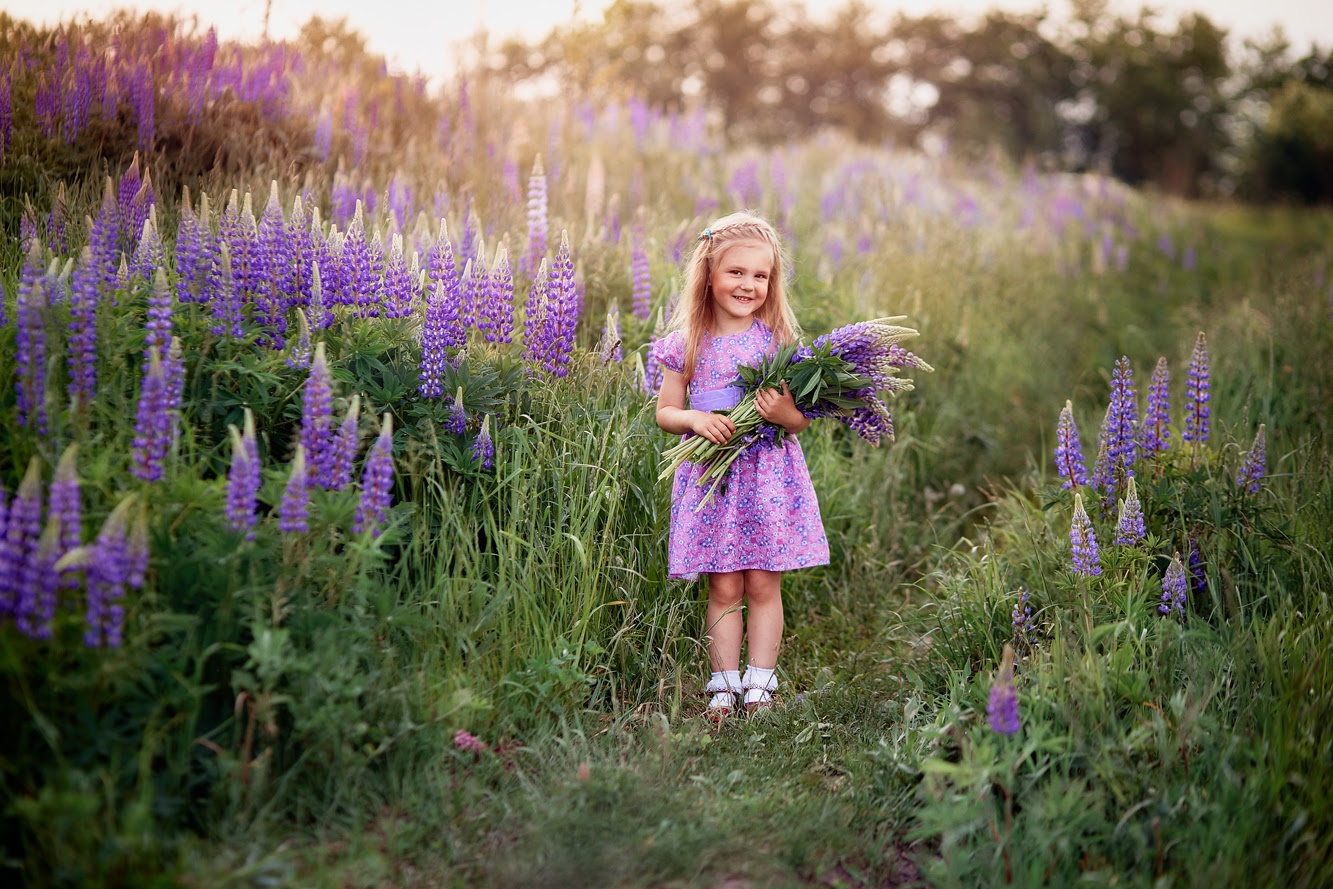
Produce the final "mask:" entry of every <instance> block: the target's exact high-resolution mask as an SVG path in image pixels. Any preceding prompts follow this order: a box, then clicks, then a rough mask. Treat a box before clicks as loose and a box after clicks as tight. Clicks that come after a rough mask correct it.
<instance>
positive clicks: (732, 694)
mask: <svg viewBox="0 0 1333 889" xmlns="http://www.w3.org/2000/svg"><path fill="white" fill-rule="evenodd" d="M703 693H704V694H705V695H708V696H711V699H710V700H709V701H708V706H707V707H705V708H704V718H705V719H708V720H711V721H713V722H719V721H721V720H723V719H725V718H726V717H728V716H730V715H731V714H732V711H733V710H735V709H736V695H737V694H738V691H737V689H735V688H732V687H731V684H730V683H728V682H727V680H726V679H725V678H717V679H710V680H708V684H707V685H705V686H704V691H703ZM719 695H723V696H725V697H724V700H727V701H730V702H731V703H730V704H726V703H719V699H718V696H719Z"/></svg>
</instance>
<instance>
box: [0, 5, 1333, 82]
mask: <svg viewBox="0 0 1333 889" xmlns="http://www.w3.org/2000/svg"><path fill="white" fill-rule="evenodd" d="M610 2H611V0H373V2H371V0H318V2H316V0H267V2H266V0H227V2H218V0H119V2H117V0H0V8H3V9H4V11H6V12H8V13H9V14H10V15H12V16H14V17H16V18H21V19H27V20H28V21H31V22H35V23H38V24H55V23H57V22H60V21H67V20H69V19H71V18H74V17H76V16H84V15H87V16H90V17H93V18H100V17H101V16H103V15H105V14H106V13H107V12H109V11H110V10H112V9H117V8H123V7H126V6H128V7H131V8H136V9H158V10H164V11H175V12H176V13H178V14H179V15H181V16H182V17H190V16H197V17H198V19H199V20H200V22H202V23H204V24H212V25H215V26H216V27H217V29H218V35H219V36H220V37H222V38H223V39H224V40H225V39H228V38H237V37H242V38H253V37H257V36H259V35H260V34H261V33H262V32H263V27H264V15H265V11H266V9H267V10H268V15H269V34H270V35H271V36H273V37H275V38H282V37H288V36H292V35H294V34H295V33H296V32H297V31H298V30H299V28H300V27H301V25H302V24H304V23H305V22H306V21H308V20H309V19H310V17H311V16H313V15H315V14H319V15H321V16H323V17H325V18H328V19H337V18H342V17H345V18H346V19H347V20H348V22H349V23H350V24H351V26H352V27H353V28H354V29H356V30H357V31H359V32H360V33H361V34H363V35H364V36H365V38H366V42H367V44H368V45H369V48H370V49H371V50H372V51H374V52H378V53H382V54H384V56H385V57H386V58H388V59H389V61H390V64H392V65H394V66H395V67H396V68H398V69H400V70H405V71H415V70H418V69H420V70H421V71H423V72H425V73H426V74H446V73H448V72H450V71H452V70H453V68H454V60H455V59H456V58H457V57H458V53H459V46H460V44H461V43H462V42H463V41H464V40H465V39H466V38H467V37H468V36H470V35H472V34H474V33H475V32H476V31H477V30H478V29H481V28H485V29H486V30H487V31H489V32H490V33H491V34H493V35H495V36H498V37H505V36H509V35H513V34H517V35H520V36H522V37H525V38H528V39H533V38H536V37H540V36H542V35H543V34H545V33H546V32H547V31H549V30H550V28H551V27H552V26H553V25H556V24H559V23H562V22H566V21H568V20H569V19H570V18H572V17H575V16H578V17H582V18H600V16H601V13H602V11H603V10H604V9H605V8H606V7H607V6H608V5H610ZM844 3H845V0H807V7H808V8H809V9H811V11H812V12H815V13H818V12H821V11H825V10H829V9H834V8H837V7H839V6H842V5H844ZM867 5H869V6H871V7H873V8H876V9H881V10H884V11H885V12H886V13H892V12H893V11H896V10H903V11H906V12H908V13H912V14H919V13H922V12H927V11H932V10H938V11H943V12H955V13H960V14H969V13H977V12H982V11H984V10H987V9H992V8H995V7H1000V8H1004V9H1011V10H1016V11H1032V10H1035V9H1037V8H1039V7H1040V6H1042V5H1046V6H1048V7H1050V8H1052V9H1055V10H1062V9H1065V8H1066V7H1065V5H1064V3H1062V2H1060V0H1055V2H1048V3H1045V4H1043V2H1042V0H867ZM1142 5H1149V6H1152V7H1154V8H1156V9H1159V10H1161V11H1162V12H1164V13H1165V14H1166V15H1167V16H1169V17H1174V16H1177V15H1179V14H1181V13H1183V12H1188V11H1194V10H1200V11H1204V12H1206V13H1207V15H1208V16H1209V17H1210V18H1212V20H1213V21H1214V22H1215V23H1217V24H1218V25H1220V26H1222V27H1225V28H1228V29H1230V30H1231V32H1232V33H1233V34H1234V35H1237V36H1246V37H1248V36H1263V35H1266V34H1268V33H1269V32H1270V31H1271V30H1272V28H1273V27H1274V26H1275V25H1280V26H1281V27H1282V28H1283V30H1284V31H1285V32H1286V34H1287V37H1288V38H1289V39H1290V40H1291V42H1292V44H1293V45H1294V46H1295V47H1297V49H1299V50H1300V51H1302V52H1303V51H1304V50H1305V49H1306V48H1307V47H1308V46H1309V44H1310V43H1311V42H1312V41H1314V42H1317V43H1318V44H1319V45H1320V46H1322V47H1325V48H1326V47H1329V46H1333V0H1152V2H1138V0H1112V2H1111V6H1112V8H1113V9H1120V10H1126V11H1128V10H1133V9H1137V8H1138V7H1139V6H1142ZM459 7H466V8H467V11H465V12H458V11H456V10H457V9H458V8H459ZM450 10H455V11H450Z"/></svg>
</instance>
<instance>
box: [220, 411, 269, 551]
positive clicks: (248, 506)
mask: <svg viewBox="0 0 1333 889" xmlns="http://www.w3.org/2000/svg"><path fill="white" fill-rule="evenodd" d="M227 429H228V430H229V431H230V432H231V469H230V471H228V473H227V523H228V524H229V525H231V529H232V530H233V531H237V532H243V533H244V534H245V539H246V540H254V539H255V532H254V527H255V520H256V515H255V510H256V508H257V505H258V498H259V482H260V478H261V474H260V466H259V443H258V442H257V441H256V440H255V418H254V414H252V413H250V409H249V408H246V409H245V431H244V432H242V431H241V430H239V429H237V428H236V425H235V424H229V425H228V426H227Z"/></svg>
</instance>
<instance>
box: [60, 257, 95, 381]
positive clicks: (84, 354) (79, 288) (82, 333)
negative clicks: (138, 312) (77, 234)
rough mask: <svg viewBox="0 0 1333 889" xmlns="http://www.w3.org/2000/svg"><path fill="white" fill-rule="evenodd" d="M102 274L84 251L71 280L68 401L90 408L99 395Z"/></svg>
mask: <svg viewBox="0 0 1333 889" xmlns="http://www.w3.org/2000/svg"><path fill="white" fill-rule="evenodd" d="M100 278H101V274H100V272H99V271H98V270H97V269H96V268H95V267H94V265H93V259H92V251H91V250H89V249H88V248H87V247H84V248H83V250H82V252H81V254H80V257H79V262H78V264H77V265H75V267H74V272H73V274H72V275H71V277H70V288H69V338H68V339H67V341H66V346H65V349H66V357H67V360H68V362H69V400H70V402H71V403H72V404H76V405H80V406H83V405H87V404H89V403H90V402H91V401H92V400H93V396H94V395H96V393H97V304H98V300H99V296H100V293H99V281H100Z"/></svg>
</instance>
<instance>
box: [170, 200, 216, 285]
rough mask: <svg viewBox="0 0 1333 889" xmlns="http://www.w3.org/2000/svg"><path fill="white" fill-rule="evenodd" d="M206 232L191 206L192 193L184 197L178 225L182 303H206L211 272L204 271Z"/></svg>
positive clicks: (177, 242) (178, 271)
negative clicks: (206, 290) (205, 293)
mask: <svg viewBox="0 0 1333 889" xmlns="http://www.w3.org/2000/svg"><path fill="white" fill-rule="evenodd" d="M203 241H204V232H203V229H202V228H201V227H200V225H199V217H198V216H195V215H194V208H193V207H191V206H190V190H189V188H186V189H185V190H184V193H183V195H182V197H181V203H180V219H179V221H178V222H177V223H176V245H175V253H174V255H175V258H176V298H177V299H179V300H180V301H181V302H183V303H192V302H203V301H204V299H205V297H204V282H205V281H206V280H207V275H208V270H207V269H204V268H201V263H200V260H201V255H202V252H203Z"/></svg>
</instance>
